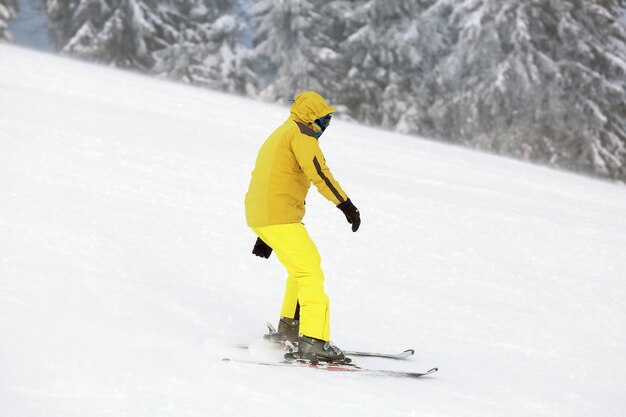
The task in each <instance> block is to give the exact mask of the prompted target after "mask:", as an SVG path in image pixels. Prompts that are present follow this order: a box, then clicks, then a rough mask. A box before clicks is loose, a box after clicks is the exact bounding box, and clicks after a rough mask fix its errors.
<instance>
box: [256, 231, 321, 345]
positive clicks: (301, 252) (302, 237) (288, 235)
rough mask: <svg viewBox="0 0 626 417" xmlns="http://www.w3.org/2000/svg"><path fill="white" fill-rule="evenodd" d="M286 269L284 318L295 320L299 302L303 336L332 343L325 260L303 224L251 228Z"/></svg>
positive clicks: (282, 313)
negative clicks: (325, 283) (325, 288)
mask: <svg viewBox="0 0 626 417" xmlns="http://www.w3.org/2000/svg"><path fill="white" fill-rule="evenodd" d="M252 230H253V231H254V233H256V234H257V236H259V237H260V238H261V239H262V240H263V241H264V242H265V243H267V244H268V245H269V246H270V247H271V248H272V249H274V252H275V253H276V256H277V257H278V260H279V261H280V262H281V263H282V264H283V265H284V266H285V268H287V273H288V275H287V285H286V288H285V298H284V300H283V306H282V309H281V312H280V315H281V317H287V318H294V315H295V313H296V307H297V305H298V303H300V334H303V335H305V336H309V337H314V338H316V339H321V340H325V341H329V340H330V311H329V300H328V296H327V295H326V293H325V292H324V273H323V272H322V267H321V263H322V258H321V257H320V254H319V252H318V250H317V247H316V246H315V243H313V241H312V240H311V238H310V237H309V234H308V233H307V231H306V229H305V227H304V225H303V224H301V223H292V224H277V225H271V226H262V227H252Z"/></svg>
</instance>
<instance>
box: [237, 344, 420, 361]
mask: <svg viewBox="0 0 626 417" xmlns="http://www.w3.org/2000/svg"><path fill="white" fill-rule="evenodd" d="M276 346H278V347H280V348H283V349H287V350H288V349H289V348H288V347H286V346H285V345H284V344H283V343H282V342H281V343H276ZM234 347H236V348H238V349H250V345H246V344H240V345H234ZM343 353H344V354H345V355H346V356H362V357H370V358H386V359H397V360H401V359H407V358H410V357H411V356H413V355H414V354H415V350H413V349H407V350H404V351H402V352H398V353H381V352H362V351H357V350H344V351H343Z"/></svg>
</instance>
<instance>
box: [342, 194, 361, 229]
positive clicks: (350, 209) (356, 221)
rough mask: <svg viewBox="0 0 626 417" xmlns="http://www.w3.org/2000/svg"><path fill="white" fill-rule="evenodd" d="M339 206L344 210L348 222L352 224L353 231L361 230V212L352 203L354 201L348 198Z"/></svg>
mask: <svg viewBox="0 0 626 417" xmlns="http://www.w3.org/2000/svg"><path fill="white" fill-rule="evenodd" d="M337 208H338V209H339V210H341V211H342V212H343V214H344V215H345V216H346V220H347V221H348V223H350V224H351V225H352V231H353V232H356V231H357V230H359V226H360V225H361V214H360V213H359V209H358V208H356V207H355V205H354V204H352V201H350V199H347V200H346V201H344V202H343V203H341V204H339V205H338V206H337Z"/></svg>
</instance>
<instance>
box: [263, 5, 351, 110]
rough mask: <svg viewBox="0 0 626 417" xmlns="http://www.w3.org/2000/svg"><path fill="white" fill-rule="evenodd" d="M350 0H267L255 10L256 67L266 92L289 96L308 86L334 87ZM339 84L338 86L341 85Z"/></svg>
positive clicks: (309, 87) (313, 87) (309, 88)
mask: <svg viewBox="0 0 626 417" xmlns="http://www.w3.org/2000/svg"><path fill="white" fill-rule="evenodd" d="M348 3H349V2H346V1H323V0H262V1H259V2H256V4H255V6H254V7H253V9H252V12H251V26H252V28H253V29H252V32H253V43H254V56H253V59H254V64H255V67H254V68H255V70H256V71H257V72H258V74H259V75H260V76H261V78H262V79H263V80H264V81H265V82H266V84H267V85H268V87H267V88H266V89H265V90H264V91H263V92H262V96H264V97H266V98H270V99H279V100H286V99H290V98H293V97H294V95H295V94H297V93H298V92H300V91H303V90H311V89H313V90H319V91H325V92H328V91H333V88H330V87H329V86H330V85H332V84H335V85H337V84H338V81H339V79H340V77H339V76H338V73H339V71H340V62H339V61H340V56H339V54H338V50H339V43H340V40H341V37H342V33H343V31H344V30H345V26H346V25H345V23H344V21H343V16H344V14H345V13H346V12H347V11H348V7H349V6H348ZM337 88H338V87H337Z"/></svg>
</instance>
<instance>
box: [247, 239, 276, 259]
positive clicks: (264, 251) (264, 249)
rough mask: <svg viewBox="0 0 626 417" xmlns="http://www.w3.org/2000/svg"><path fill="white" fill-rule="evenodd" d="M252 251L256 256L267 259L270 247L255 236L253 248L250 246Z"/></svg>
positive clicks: (270, 250) (270, 252)
mask: <svg viewBox="0 0 626 417" xmlns="http://www.w3.org/2000/svg"><path fill="white" fill-rule="evenodd" d="M252 253H253V254H254V255H256V256H259V257H261V258H265V259H267V258H269V257H270V255H271V254H272V248H270V246H269V245H268V244H267V243H265V242H263V240H262V239H261V238H260V237H257V239H256V242H255V243H254V248H252Z"/></svg>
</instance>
